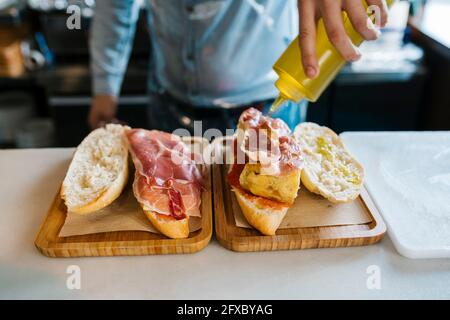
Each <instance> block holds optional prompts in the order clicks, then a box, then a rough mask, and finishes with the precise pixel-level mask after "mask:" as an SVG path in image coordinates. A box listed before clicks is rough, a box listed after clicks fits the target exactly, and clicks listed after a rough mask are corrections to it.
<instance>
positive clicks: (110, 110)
mask: <svg viewBox="0 0 450 320" xmlns="http://www.w3.org/2000/svg"><path fill="white" fill-rule="evenodd" d="M116 113H117V98H116V97H113V96H109V95H97V96H95V97H94V98H93V100H92V105H91V109H90V111H89V117H88V123H89V126H90V127H91V129H97V128H100V127H103V126H105V125H106V124H108V123H111V122H117V119H116Z"/></svg>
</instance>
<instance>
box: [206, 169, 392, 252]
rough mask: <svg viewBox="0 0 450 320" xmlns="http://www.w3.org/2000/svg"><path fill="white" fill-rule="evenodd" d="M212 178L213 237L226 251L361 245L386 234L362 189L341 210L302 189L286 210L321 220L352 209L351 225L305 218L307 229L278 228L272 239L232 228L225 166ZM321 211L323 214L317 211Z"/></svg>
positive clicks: (231, 201)
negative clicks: (311, 214)
mask: <svg viewBox="0 0 450 320" xmlns="http://www.w3.org/2000/svg"><path fill="white" fill-rule="evenodd" d="M213 177H214V179H213V181H214V185H213V190H214V214H215V230H216V237H217V240H218V241H219V243H220V244H221V245H222V246H223V247H225V248H227V249H229V250H233V251H238V252H254V251H274V250H293V249H310V248H337V247H351V246H364V245H371V244H374V243H377V242H379V241H380V240H381V239H382V238H383V236H384V234H385V233H386V226H385V224H384V222H383V220H382V218H381V216H380V214H379V213H378V210H377V208H376V207H375V205H374V203H373V202H372V199H371V198H370V195H369V194H368V192H367V191H366V190H365V189H364V190H363V191H362V193H361V196H360V197H359V198H358V199H356V200H355V201H354V202H353V203H352V204H350V205H346V204H344V206H345V207H343V206H342V205H334V204H332V203H329V202H328V201H326V200H322V199H319V197H318V196H315V195H312V194H311V193H309V192H308V191H306V190H302V191H301V194H300V196H299V197H298V198H297V200H296V204H295V205H294V207H293V208H291V209H290V210H302V211H303V212H304V213H308V211H314V212H316V213H317V214H321V215H322V216H323V217H324V219H326V217H325V216H326V215H327V214H333V213H337V212H333V211H336V210H340V214H343V213H345V212H344V211H345V210H352V212H351V214H350V215H348V216H349V218H347V219H350V221H355V224H351V223H347V224H342V222H341V224H340V225H327V226H313V225H311V224H310V221H308V219H304V220H303V221H302V223H304V224H305V225H308V227H299V228H287V227H286V229H278V231H277V233H276V235H275V236H264V235H262V234H261V233H259V232H258V231H257V230H255V229H252V228H244V227H238V226H236V219H235V215H236V214H237V215H239V214H240V213H239V212H236V210H240V208H239V206H236V201H235V199H234V197H235V196H234V194H233V193H232V191H231V190H230V187H229V185H228V183H227V181H226V168H225V166H224V165H215V166H214V169H213ZM303 189H305V188H304V187H303ZM319 202H320V203H319ZM324 202H326V203H325V204H324ZM321 210H322V211H323V210H327V212H326V213H323V212H320V211H321ZM298 213H299V212H292V211H289V212H288V213H287V215H286V218H285V220H289V219H290V218H292V217H290V215H291V216H293V215H296V214H298ZM300 214H301V213H300ZM291 220H292V219H291ZM361 221H367V222H365V223H361ZM321 224H323V223H321Z"/></svg>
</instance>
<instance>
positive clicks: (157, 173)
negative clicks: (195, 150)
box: [127, 129, 202, 220]
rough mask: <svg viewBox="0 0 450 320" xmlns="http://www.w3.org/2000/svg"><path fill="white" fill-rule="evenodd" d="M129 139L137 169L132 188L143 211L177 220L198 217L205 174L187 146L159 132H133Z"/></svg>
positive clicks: (172, 136)
mask: <svg viewBox="0 0 450 320" xmlns="http://www.w3.org/2000/svg"><path fill="white" fill-rule="evenodd" d="M127 138H128V143H129V149H130V152H131V155H132V158H133V162H134V164H135V167H136V177H135V181H134V184H133V189H134V193H135V195H136V197H137V199H138V201H139V202H140V203H141V205H142V206H143V208H144V210H146V211H152V212H155V213H158V214H162V215H167V216H171V217H173V218H175V219H177V220H181V219H185V218H186V216H197V217H199V216H200V215H201V214H200V203H201V191H202V175H201V172H200V170H199V169H198V167H197V163H196V162H195V160H194V158H195V157H194V154H192V153H191V152H190V150H189V148H188V146H187V145H186V144H185V143H184V142H183V141H182V140H181V139H180V138H179V137H177V136H175V135H172V134H169V133H165V132H160V131H148V130H143V129H134V130H130V131H129V132H127Z"/></svg>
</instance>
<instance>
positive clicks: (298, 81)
mask: <svg viewBox="0 0 450 320" xmlns="http://www.w3.org/2000/svg"><path fill="white" fill-rule="evenodd" d="M362 2H363V4H364V7H365V8H368V6H367V3H366V1H364V0H363V1H362ZM386 2H387V5H388V6H389V7H391V6H392V5H393V4H394V2H395V0H387V1H386ZM342 17H343V22H344V27H345V31H346V32H347V35H348V36H349V37H350V39H351V41H352V42H353V44H354V45H356V46H360V45H361V43H362V42H363V41H364V39H363V38H362V37H361V35H360V34H359V33H358V32H357V31H356V30H355V29H354V28H353V25H352V23H351V21H350V19H349V18H348V16H347V14H346V13H345V12H343V13H342ZM373 19H375V17H373ZM316 37H317V44H316V48H317V49H316V50H317V58H318V61H319V67H320V72H319V74H318V76H317V77H316V78H315V79H310V78H308V77H307V76H306V74H305V71H304V69H303V65H302V63H301V60H302V58H301V57H302V53H301V49H300V45H299V39H298V37H297V38H296V39H295V40H294V41H293V42H292V43H291V44H290V46H289V47H288V48H287V49H286V51H285V52H284V53H283V54H282V55H281V57H280V58H279V60H278V61H277V62H276V63H275V65H274V66H273V69H274V70H275V72H276V73H277V74H278V77H279V78H278V80H277V81H276V83H275V86H276V87H277V88H278V90H279V91H280V95H279V96H278V98H277V99H276V100H275V102H274V104H273V105H272V110H271V111H275V110H277V109H278V108H279V107H280V106H281V105H282V104H283V103H284V102H286V101H287V100H291V101H294V102H296V103H298V102H300V101H301V100H302V99H307V100H309V101H311V102H315V101H317V99H318V98H319V97H320V95H321V94H322V93H323V91H324V90H325V89H326V88H327V87H328V85H329V84H330V82H331V81H333V79H334V78H335V77H336V75H337V74H338V73H339V71H340V70H341V69H342V67H343V66H344V65H345V64H346V61H345V59H344V58H343V57H342V56H341V54H340V53H339V52H338V51H337V49H336V48H335V47H334V46H333V45H332V44H331V42H330V41H329V39H328V35H327V33H326V30H325V25H324V22H323V20H322V19H320V20H319V22H318V26H317V33H316Z"/></svg>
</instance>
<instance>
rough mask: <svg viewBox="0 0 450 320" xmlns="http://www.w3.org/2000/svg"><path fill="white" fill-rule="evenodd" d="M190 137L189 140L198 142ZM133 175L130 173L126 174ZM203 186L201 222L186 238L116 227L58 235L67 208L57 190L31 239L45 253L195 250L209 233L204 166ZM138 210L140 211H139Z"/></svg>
mask: <svg viewBox="0 0 450 320" xmlns="http://www.w3.org/2000/svg"><path fill="white" fill-rule="evenodd" d="M198 142H199V140H198V139H195V138H194V139H193V140H192V144H194V143H198ZM130 176H131V177H133V176H134V175H133V174H130ZM205 177H206V178H205V181H204V184H205V190H204V191H203V192H202V204H201V213H202V218H201V225H202V228H201V229H200V230H198V231H195V232H191V234H190V235H189V238H187V239H169V238H167V237H165V236H163V235H161V234H156V233H151V232H145V231H118V232H105V233H98V234H88V235H79V236H70V237H60V236H59V234H60V230H61V228H62V227H63V225H64V222H65V220H66V216H67V208H66V206H65V204H64V201H63V200H62V199H61V197H60V194H59V191H58V193H57V195H56V197H55V199H54V201H53V203H52V204H51V207H50V209H49V211H48V214H47V217H46V218H45V221H44V222H43V224H42V226H41V228H40V230H39V233H38V235H37V237H36V240H35V245H36V247H37V248H38V250H39V251H40V252H41V253H42V254H44V255H46V256H49V257H61V258H69V257H96V256H97V257H105V256H140V255H158V254H184V253H195V252H198V251H200V250H202V249H203V248H205V247H206V246H207V245H208V243H209V241H210V240H211V236H212V193H211V177H212V175H211V170H210V167H209V166H208V167H207V170H206V174H205ZM142 214H144V213H143V212H142Z"/></svg>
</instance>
